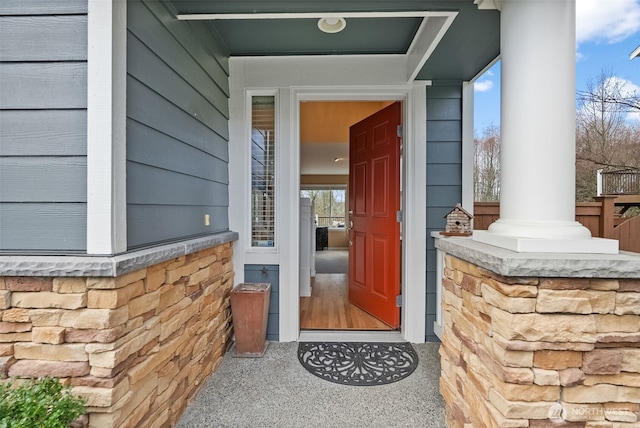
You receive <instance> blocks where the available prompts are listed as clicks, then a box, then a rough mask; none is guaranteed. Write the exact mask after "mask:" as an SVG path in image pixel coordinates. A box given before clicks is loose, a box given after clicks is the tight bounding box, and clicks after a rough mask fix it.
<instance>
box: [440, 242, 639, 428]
mask: <svg viewBox="0 0 640 428" xmlns="http://www.w3.org/2000/svg"><path fill="white" fill-rule="evenodd" d="M436 247H437V248H438V249H439V250H440V251H441V252H442V253H444V254H445V255H444V262H445V263H444V277H443V278H442V286H443V289H442V314H443V325H442V328H443V335H442V345H441V348H440V355H441V366H442V372H441V378H440V388H441V393H442V395H443V397H444V400H445V403H446V419H447V424H448V426H449V427H452V428H453V427H478V428H480V427H531V428H534V427H550V428H551V427H554V428H560V427H593V428H595V427H598V428H623V427H638V426H640V424H639V422H638V421H639V420H640V254H635V255H634V254H632V253H626V254H621V255H619V256H613V255H612V256H603V255H594V257H590V256H580V255H564V256H557V255H556V256H551V255H546V256H545V255H540V254H529V255H525V254H519V255H514V254H512V253H510V252H506V250H502V249H496V248H495V247H490V246H487V245H483V244H480V243H477V242H473V241H472V240H470V239H465V238H448V239H439V240H437V243H436ZM464 259H467V260H473V261H472V262H470V261H465V260H464ZM563 259H564V261H563ZM545 260H546V263H545ZM528 261H529V262H530V263H529V267H527V262H528ZM598 265H599V266H601V267H602V269H601V272H600V275H599V274H598V269H597V266H598ZM562 266H564V268H562ZM553 271H556V272H557V274H556V275H553V274H552V273H553ZM505 272H506V273H508V274H507V275H505ZM509 272H510V273H509Z"/></svg>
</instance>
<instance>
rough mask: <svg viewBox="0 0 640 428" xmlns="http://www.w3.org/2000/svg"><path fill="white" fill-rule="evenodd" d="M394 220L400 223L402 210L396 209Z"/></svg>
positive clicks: (402, 217) (402, 214)
mask: <svg viewBox="0 0 640 428" xmlns="http://www.w3.org/2000/svg"><path fill="white" fill-rule="evenodd" d="M396 221H397V222H398V223H402V222H403V221H404V213H403V212H402V210H398V211H396Z"/></svg>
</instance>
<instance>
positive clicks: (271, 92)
mask: <svg viewBox="0 0 640 428" xmlns="http://www.w3.org/2000/svg"><path fill="white" fill-rule="evenodd" d="M265 96H266V97H273V102H274V120H275V124H274V126H275V134H276V142H275V154H274V164H275V165H274V182H275V191H274V201H273V205H274V207H273V211H274V225H273V227H274V229H273V230H274V233H273V240H274V245H273V247H254V246H253V227H252V225H251V214H252V212H253V205H252V204H253V201H252V183H251V128H252V118H253V117H252V115H253V109H252V107H253V105H252V100H253V97H265ZM245 108H246V113H245V117H246V118H247V120H246V127H245V128H246V130H245V140H244V141H245V144H246V147H247V153H248V156H246V159H245V160H246V162H247V164H246V165H245V168H246V169H245V171H247V174H248V177H247V186H248V187H247V189H246V193H245V195H246V197H247V201H246V204H247V205H246V207H247V209H248V210H249V211H248V212H249V215H247V216H246V217H245V227H244V230H246V231H247V232H248V233H246V234H245V239H244V240H243V245H244V246H245V248H246V249H247V251H248V252H255V253H277V252H278V251H279V246H280V239H279V236H278V235H279V227H278V222H277V221H275V219H276V218H277V217H278V210H279V208H280V202H279V199H280V198H279V193H280V192H279V183H280V178H279V176H280V172H279V170H280V168H279V161H278V158H279V153H280V150H281V149H280V148H279V146H280V145H281V144H279V143H280V125H279V116H280V110H279V97H278V90H277V89H249V90H247V91H246V97H245ZM265 264H266V263H265Z"/></svg>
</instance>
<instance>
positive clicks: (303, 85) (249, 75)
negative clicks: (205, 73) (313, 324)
mask: <svg viewBox="0 0 640 428" xmlns="http://www.w3.org/2000/svg"><path fill="white" fill-rule="evenodd" d="M230 70H231V74H230V76H231V77H230V83H231V100H230V107H231V108H230V111H231V119H230V122H229V123H230V128H231V129H230V141H229V148H230V165H229V171H230V212H231V213H234V215H232V216H231V217H230V228H231V229H233V230H238V232H239V233H240V235H241V236H240V241H239V242H243V240H244V239H245V238H244V237H243V235H244V236H245V237H246V234H248V233H250V230H247V229H246V224H247V223H246V222H245V219H246V216H247V215H248V214H249V210H247V207H246V204H245V198H244V197H243V196H242V195H246V194H247V192H249V191H250V189H249V187H248V186H250V183H248V181H247V180H248V178H247V177H250V172H249V171H248V170H247V166H246V165H247V163H246V162H245V160H244V159H246V156H249V147H248V142H247V141H243V140H244V138H243V137H242V136H243V135H244V133H245V131H244V130H245V129H246V123H247V122H246V120H247V119H248V118H247V117H246V109H245V106H244V103H245V102H246V95H247V93H248V92H253V91H255V90H263V89H273V88H278V92H279V100H280V102H279V107H278V115H279V117H278V118H277V121H278V124H279V125H280V135H279V141H280V142H282V144H281V145H280V146H279V147H278V148H277V150H278V151H277V159H276V171H277V174H278V182H277V186H276V189H277V194H276V198H277V200H278V201H279V203H278V209H277V217H276V218H277V222H278V224H276V229H277V230H278V235H277V238H276V239H277V241H278V243H277V244H276V251H275V252H272V253H270V254H268V255H267V254H260V253H258V252H255V251H250V250H248V249H246V248H238V249H237V251H235V252H234V265H235V266H237V267H238V270H239V271H241V270H242V269H241V266H243V265H244V264H249V263H250V264H262V263H265V264H266V263H271V264H278V265H279V266H280V270H279V272H280V296H279V297H280V301H279V303H280V328H279V337H280V341H283V342H287V341H294V340H298V338H299V335H300V330H299V310H300V308H299V304H300V303H299V302H300V299H299V277H298V272H299V271H298V269H299V266H298V258H299V251H298V243H299V236H298V235H299V228H298V227H291V225H297V224H298V222H299V210H298V199H299V194H300V193H299V191H300V141H299V140H300V138H299V136H300V130H299V123H300V122H299V118H300V111H299V110H300V109H299V106H300V102H301V101H311V100H325V101H326V100H343V101H358V100H361V101H367V100H400V101H403V106H404V108H403V110H404V112H403V122H404V132H405V136H404V147H405V150H404V160H403V165H404V169H403V189H404V190H403V209H405V213H406V214H405V221H404V223H403V237H404V240H403V243H402V244H403V255H404V256H403V266H402V283H403V293H402V296H403V297H402V299H403V308H404V309H403V311H402V321H401V323H402V327H401V328H402V330H401V335H402V338H403V339H404V340H407V341H410V342H414V343H421V342H424V340H425V327H426V240H425V230H424V225H425V224H426V192H425V188H426V144H425V141H426V86H425V84H424V83H415V84H407V83H406V81H405V78H406V73H405V72H406V64H404V63H403V61H398V57H397V56H385V57H368V58H362V57H278V58H269V57H263V58H231V59H230ZM356 71H361V72H360V73H356ZM242 280H243V279H242V278H241V276H239V277H236V281H242ZM406 284H409V285H410V286H409V287H407V286H404V285H406Z"/></svg>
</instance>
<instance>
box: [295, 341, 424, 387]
mask: <svg viewBox="0 0 640 428" xmlns="http://www.w3.org/2000/svg"><path fill="white" fill-rule="evenodd" d="M298 360H300V363H301V364H302V366H303V367H304V368H305V369H307V370H308V371H309V372H310V373H312V374H314V375H316V376H318V377H319V378H322V379H325V380H328V381H329V382H334V383H339V384H342V385H356V386H370V385H385V384H388V383H392V382H397V381H399V380H402V379H404V378H406V377H407V376H409V375H410V374H411V373H413V371H414V370H415V369H416V367H417V366H418V354H416V351H415V349H413V347H412V346H411V344H410V343H369V342H367V343H360V342H300V344H299V345H298Z"/></svg>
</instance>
